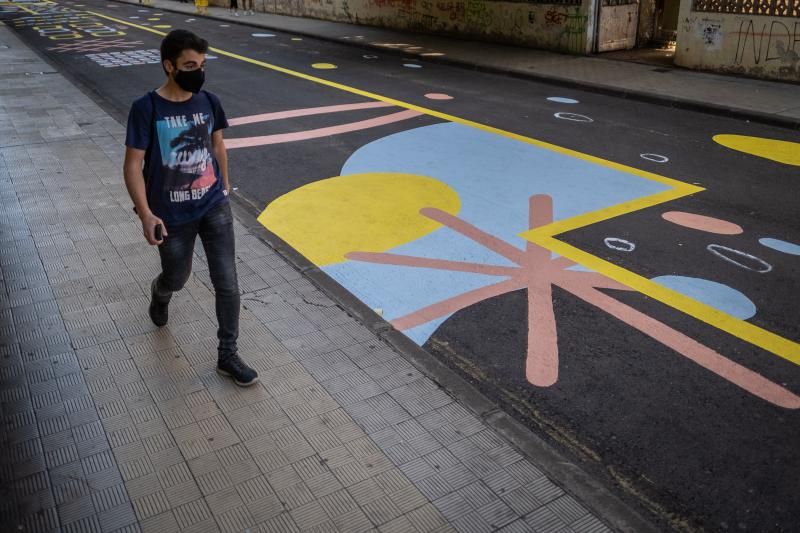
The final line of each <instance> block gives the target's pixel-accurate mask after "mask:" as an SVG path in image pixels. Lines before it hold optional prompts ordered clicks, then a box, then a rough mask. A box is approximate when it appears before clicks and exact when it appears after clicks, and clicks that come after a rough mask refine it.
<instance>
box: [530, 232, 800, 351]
mask: <svg viewBox="0 0 800 533" xmlns="http://www.w3.org/2000/svg"><path fill="white" fill-rule="evenodd" d="M531 233H533V235H531ZM526 238H527V239H528V240H529V241H531V242H533V243H535V244H538V245H540V246H543V247H545V248H548V249H550V250H552V251H554V252H556V253H557V254H559V255H562V256H564V257H566V258H568V259H571V260H572V261H575V262H577V263H580V264H581V265H583V266H585V267H588V268H591V269H592V270H595V271H597V272H600V273H602V274H603V275H605V276H607V277H609V278H611V279H613V280H615V281H618V282H620V283H622V284H623V285H626V286H628V287H630V288H632V289H635V290H637V291H639V292H641V293H642V294H645V295H647V296H650V297H651V298H653V299H655V300H658V301H660V302H662V303H665V304H667V305H669V306H670V307H674V308H675V309H678V310H679V311H683V312H684V313H686V314H687V315H690V316H693V317H695V318H697V319H699V320H701V321H703V322H705V323H706V324H710V325H712V326H714V327H716V328H718V329H721V330H722V331H725V332H727V333H730V334H731V335H733V336H735V337H738V338H740V339H742V340H744V341H747V342H749V343H750V344H754V345H756V346H759V347H761V348H764V349H765V350H767V351H770V352H772V353H774V354H775V355H778V356H780V357H783V358H784V359H786V360H787V361H791V362H792V363H794V364H796V365H800V344H798V343H796V342H794V341H791V340H789V339H786V338H784V337H781V336H780V335H776V334H775V333H772V332H770V331H767V330H765V329H763V328H760V327H758V326H756V325H754V324H751V323H750V322H746V321H744V320H741V319H738V318H736V317H734V316H731V315H729V314H727V313H724V312H722V311H720V310H719V309H716V308H714V307H711V306H709V305H706V304H704V303H702V302H699V301H697V300H695V299H693V298H689V297H688V296H686V295H683V294H681V293H679V292H676V291H673V290H672V289H668V288H666V287H664V286H662V285H659V284H658V283H656V282H654V281H652V280H650V279H647V278H645V277H643V276H640V275H639V274H635V273H633V272H631V271H630V270H627V269H625V268H622V267H620V266H618V265H615V264H613V263H610V262H608V261H606V260H604V259H601V258H599V257H596V256H594V255H592V254H590V253H588V252H585V251H583V250H581V249H579V248H576V247H574V246H572V245H571V244H567V243H565V242H562V241H559V240H557V239H555V238H553V237H552V236H549V235H547V234H546V233H538V232H529V233H528V235H527V236H526Z"/></svg>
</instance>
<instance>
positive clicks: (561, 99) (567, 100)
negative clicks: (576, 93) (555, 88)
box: [547, 96, 580, 104]
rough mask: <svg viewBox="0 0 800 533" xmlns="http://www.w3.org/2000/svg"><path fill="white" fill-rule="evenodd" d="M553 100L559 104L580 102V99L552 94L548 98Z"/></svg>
mask: <svg viewBox="0 0 800 533" xmlns="http://www.w3.org/2000/svg"><path fill="white" fill-rule="evenodd" d="M547 99H548V100H549V101H551V102H556V103H558V104H578V103H580V102H578V100H575V99H574V98H564V97H563V96H550V97H548V98H547Z"/></svg>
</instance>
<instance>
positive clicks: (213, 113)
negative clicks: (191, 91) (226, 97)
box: [200, 89, 217, 126]
mask: <svg viewBox="0 0 800 533" xmlns="http://www.w3.org/2000/svg"><path fill="white" fill-rule="evenodd" d="M200 92H201V93H203V94H204V95H206V98H208V104H209V105H210V106H211V120H213V121H214V125H215V126H216V125H217V123H216V120H217V106H216V105H214V99H213V98H211V95H210V94H209V93H208V91H206V90H205V89H203V90H201V91H200Z"/></svg>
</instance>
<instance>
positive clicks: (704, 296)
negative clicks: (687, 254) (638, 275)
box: [653, 276, 756, 320]
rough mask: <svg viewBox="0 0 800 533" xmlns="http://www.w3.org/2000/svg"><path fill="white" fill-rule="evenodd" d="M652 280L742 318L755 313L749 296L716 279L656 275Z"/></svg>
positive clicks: (754, 307) (744, 318)
mask: <svg viewBox="0 0 800 533" xmlns="http://www.w3.org/2000/svg"><path fill="white" fill-rule="evenodd" d="M653 281H655V282H656V283H658V284H659V285H661V286H663V287H666V288H668V289H672V290H674V291H676V292H679V293H681V294H684V295H686V296H688V297H689V298H694V299H695V300H697V301H699V302H703V303H704V304H706V305H710V306H711V307H714V308H716V309H719V310H720V311H723V312H725V313H728V314H729V315H732V316H735V317H736V318H740V319H742V320H746V319H748V318H750V317H752V316H753V315H755V314H756V306H755V304H754V303H753V302H752V301H751V300H750V298H748V297H747V296H745V295H744V294H742V293H741V292H739V291H737V290H736V289H734V288H732V287H728V286H727V285H723V284H722V283H717V282H716V281H709V280H707V279H702V278H690V277H687V276H658V277H656V278H653Z"/></svg>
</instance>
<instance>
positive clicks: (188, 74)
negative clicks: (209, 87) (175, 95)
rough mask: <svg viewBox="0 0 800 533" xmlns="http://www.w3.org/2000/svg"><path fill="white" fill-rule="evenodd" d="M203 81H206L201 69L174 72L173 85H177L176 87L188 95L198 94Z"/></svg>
mask: <svg viewBox="0 0 800 533" xmlns="http://www.w3.org/2000/svg"><path fill="white" fill-rule="evenodd" d="M204 81H206V73H205V72H204V71H203V69H201V68H198V69H195V70H178V71H176V72H175V83H177V84H178V87H180V88H181V89H183V90H184V91H189V92H190V93H196V92H199V91H200V88H201V87H202V86H203V82H204Z"/></svg>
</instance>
